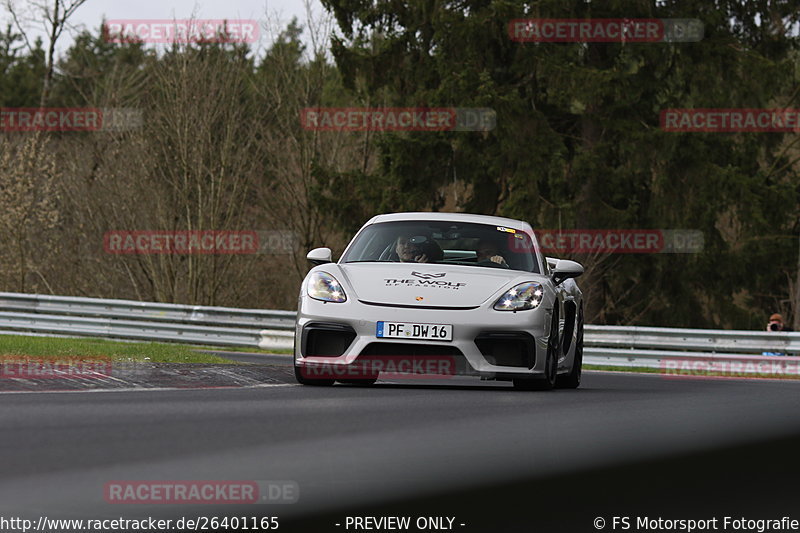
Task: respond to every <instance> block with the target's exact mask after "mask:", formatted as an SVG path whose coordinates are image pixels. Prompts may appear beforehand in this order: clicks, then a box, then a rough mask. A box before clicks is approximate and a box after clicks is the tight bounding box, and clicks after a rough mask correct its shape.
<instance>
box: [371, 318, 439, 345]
mask: <svg viewBox="0 0 800 533" xmlns="http://www.w3.org/2000/svg"><path fill="white" fill-rule="evenodd" d="M375 336H376V337H380V338H392V339H422V340H428V341H451V340H453V326H452V325H451V324H412V323H409V322H378V328H377V331H376V332H375Z"/></svg>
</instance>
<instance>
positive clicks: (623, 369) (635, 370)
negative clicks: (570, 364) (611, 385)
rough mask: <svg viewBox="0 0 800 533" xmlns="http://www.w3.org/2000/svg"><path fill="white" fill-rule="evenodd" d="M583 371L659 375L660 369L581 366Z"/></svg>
mask: <svg viewBox="0 0 800 533" xmlns="http://www.w3.org/2000/svg"><path fill="white" fill-rule="evenodd" d="M583 369H584V370H608V371H610V372H646V373H648V374H660V373H662V372H663V370H662V369H660V368H650V367H646V366H605V365H583Z"/></svg>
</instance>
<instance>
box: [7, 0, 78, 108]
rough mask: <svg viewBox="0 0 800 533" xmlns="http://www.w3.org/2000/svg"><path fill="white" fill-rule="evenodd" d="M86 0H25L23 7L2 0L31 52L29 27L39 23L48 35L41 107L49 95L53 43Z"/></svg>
mask: <svg viewBox="0 0 800 533" xmlns="http://www.w3.org/2000/svg"><path fill="white" fill-rule="evenodd" d="M84 3H86V0H27V2H26V6H25V7H20V6H19V5H18V2H17V1H16V0H3V5H4V6H5V8H6V11H8V12H9V14H10V15H11V18H12V19H13V21H14V25H15V26H16V28H17V31H19V32H20V34H21V35H22V38H23V39H24V41H25V45H26V46H27V48H28V50H29V51H30V52H33V47H32V45H31V39H30V38H29V33H30V27H31V25H33V24H41V26H42V29H43V30H44V32H45V34H46V35H47V55H46V56H45V72H44V79H43V80H42V95H41V98H40V99H39V106H40V107H44V106H45V105H46V104H47V100H48V99H49V98H50V86H51V84H52V81H53V72H54V70H55V54H56V45H57V43H58V40H59V39H60V38H61V34H62V33H63V32H64V30H65V29H66V28H67V27H68V23H69V19H70V18H71V17H72V15H74V14H75V11H77V10H78V8H79V7H81V6H82V5H83V4H84Z"/></svg>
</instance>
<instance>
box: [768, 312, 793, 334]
mask: <svg viewBox="0 0 800 533" xmlns="http://www.w3.org/2000/svg"><path fill="white" fill-rule="evenodd" d="M767 331H793V330H792V328H790V327H789V326H787V325H786V324H784V323H783V315H781V314H779V313H774V314H773V315H771V316H770V317H769V322H767Z"/></svg>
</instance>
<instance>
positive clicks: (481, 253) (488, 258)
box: [475, 239, 508, 268]
mask: <svg viewBox="0 0 800 533" xmlns="http://www.w3.org/2000/svg"><path fill="white" fill-rule="evenodd" d="M475 253H476V254H477V256H478V258H477V262H478V263H484V264H485V263H487V262H491V263H496V264H498V265H500V266H504V267H506V268H508V263H506V260H505V258H504V257H503V256H502V255H501V254H500V250H499V249H498V247H497V246H496V245H495V244H494V243H492V242H491V241H487V240H484V239H481V240H480V241H479V242H478V249H477V250H476V251H475Z"/></svg>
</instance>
